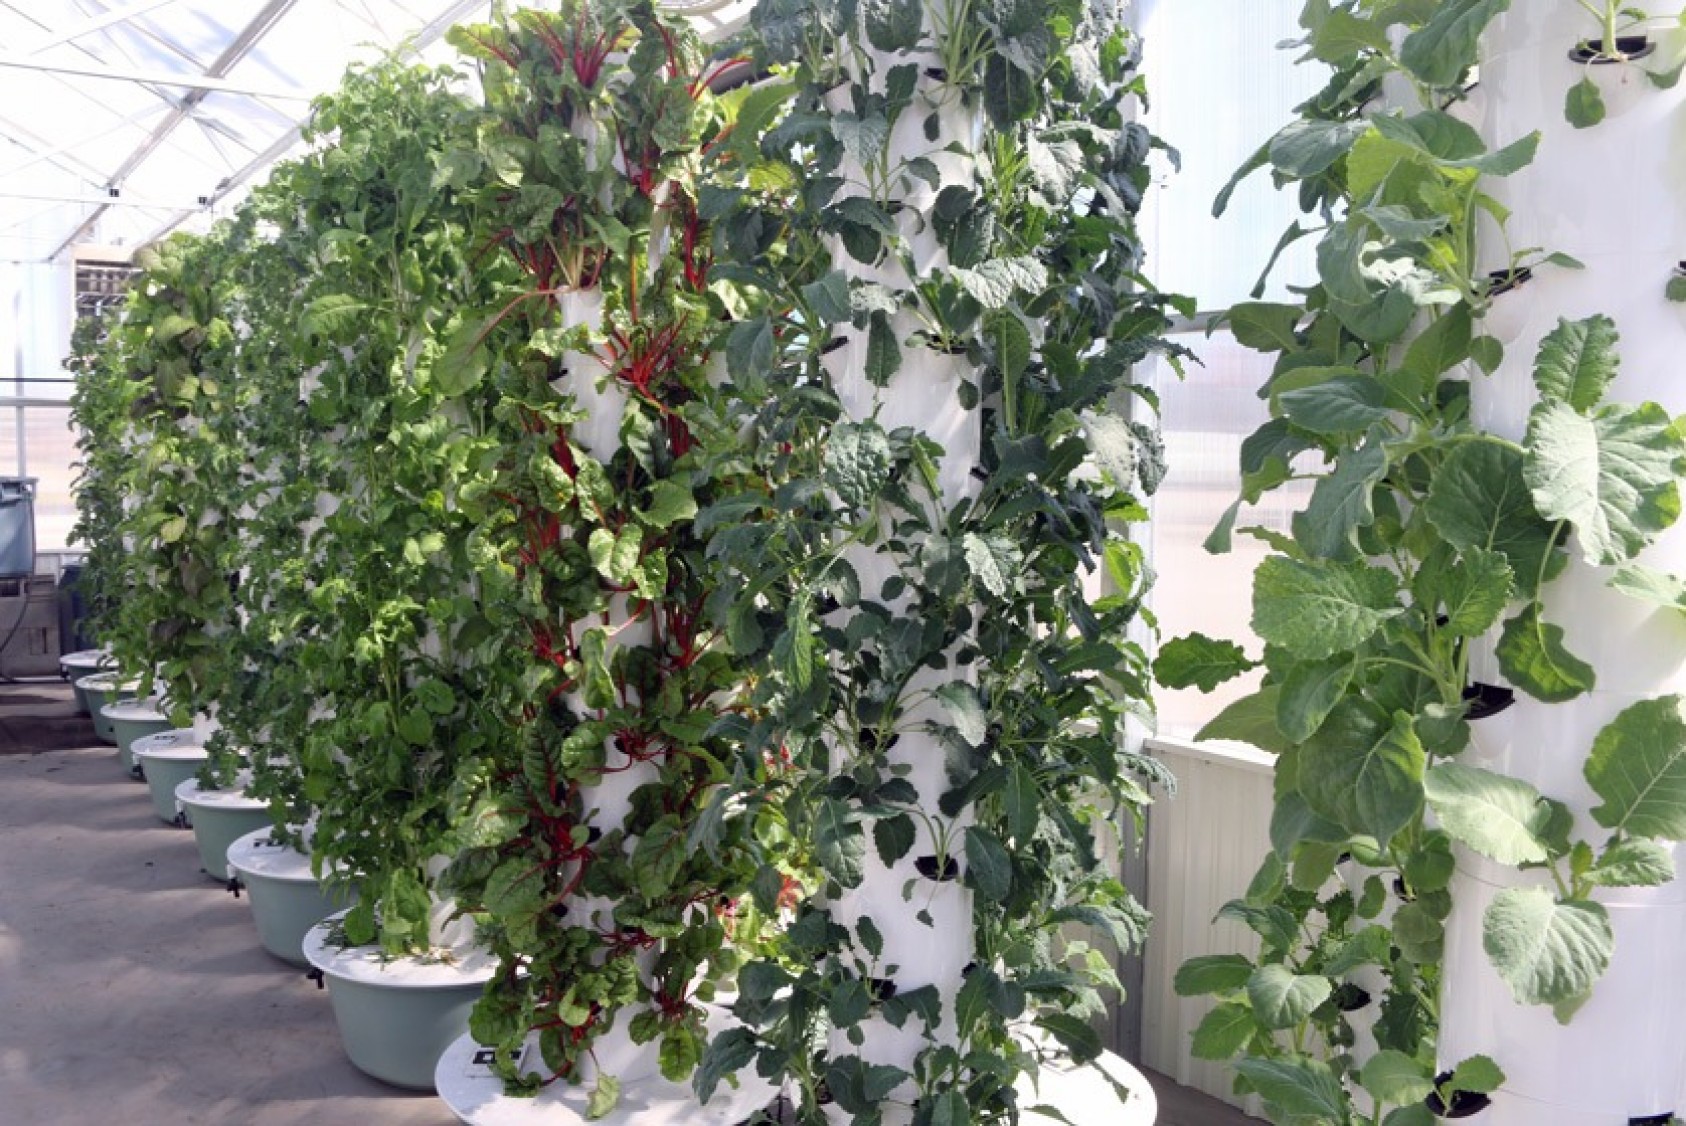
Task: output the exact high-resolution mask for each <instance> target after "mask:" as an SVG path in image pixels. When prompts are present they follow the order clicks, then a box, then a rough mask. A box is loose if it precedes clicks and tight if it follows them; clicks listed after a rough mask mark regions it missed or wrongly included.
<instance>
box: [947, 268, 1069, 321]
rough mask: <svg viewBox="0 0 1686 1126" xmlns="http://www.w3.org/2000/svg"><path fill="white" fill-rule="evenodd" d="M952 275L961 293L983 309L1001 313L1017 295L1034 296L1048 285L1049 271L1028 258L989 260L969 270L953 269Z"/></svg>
mask: <svg viewBox="0 0 1686 1126" xmlns="http://www.w3.org/2000/svg"><path fill="white" fill-rule="evenodd" d="M951 272H952V273H953V274H954V280H955V281H957V282H959V283H960V286H961V288H962V289H964V290H965V291H966V292H967V293H969V294H971V296H972V297H973V298H974V299H975V300H976V301H977V303H978V304H980V305H982V306H983V307H984V308H985V309H1000V308H1003V307H1004V306H1006V304H1007V303H1008V302H1009V301H1011V300H1012V299H1013V294H1014V293H1016V292H1019V291H1023V292H1024V293H1027V294H1031V295H1035V294H1037V293H1040V292H1042V290H1043V289H1045V288H1047V285H1048V270H1047V267H1045V266H1043V265H1042V263H1041V262H1038V261H1037V260H1036V259H1034V258H1030V257H1018V258H991V259H990V260H989V261H987V262H979V263H978V264H977V265H976V266H974V267H971V268H970V269H967V268H963V267H960V266H955V267H953V268H952V270H951Z"/></svg>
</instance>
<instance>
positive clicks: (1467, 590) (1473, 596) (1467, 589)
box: [1424, 547, 1512, 637]
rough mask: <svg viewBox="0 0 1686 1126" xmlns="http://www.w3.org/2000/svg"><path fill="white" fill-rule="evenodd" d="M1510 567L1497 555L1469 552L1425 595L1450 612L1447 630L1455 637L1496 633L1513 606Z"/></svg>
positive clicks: (1476, 549) (1437, 578)
mask: <svg viewBox="0 0 1686 1126" xmlns="http://www.w3.org/2000/svg"><path fill="white" fill-rule="evenodd" d="M1511 583H1512V576H1511V573H1510V564H1508V563H1506V562H1505V557H1504V556H1503V555H1500V554H1499V553H1498V552H1496V551H1487V550H1485V549H1483V548H1479V547H1470V548H1465V549H1464V550H1463V552H1462V553H1461V554H1460V555H1459V558H1458V559H1457V561H1456V562H1455V563H1453V564H1452V565H1451V566H1449V567H1446V568H1444V569H1443V570H1441V571H1439V572H1437V573H1436V574H1435V575H1434V576H1433V578H1432V581H1431V582H1429V583H1428V584H1427V589H1426V590H1425V591H1424V593H1425V594H1427V595H1428V596H1429V597H1428V599H1426V601H1428V602H1430V603H1431V604H1439V605H1443V606H1444V607H1445V608H1446V623H1445V625H1444V626H1442V627H1441V628H1443V629H1444V630H1445V631H1446V632H1447V633H1450V634H1451V635H1453V636H1454V637H1479V636H1481V635H1482V634H1484V633H1486V632H1487V631H1488V630H1490V629H1492V628H1493V626H1494V624H1495V623H1497V622H1498V620H1499V617H1500V616H1501V615H1502V614H1503V613H1504V611H1505V607H1506V606H1507V605H1509V603H1510V596H1511Z"/></svg>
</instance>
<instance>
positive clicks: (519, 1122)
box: [433, 1035, 778, 1126]
mask: <svg viewBox="0 0 1686 1126" xmlns="http://www.w3.org/2000/svg"><path fill="white" fill-rule="evenodd" d="M647 1047H649V1048H650V1050H651V1051H652V1052H653V1051H654V1050H655V1045H654V1044H651V1045H647ZM529 1050H532V1049H531V1046H530V1047H529ZM490 1055H491V1049H490V1048H483V1047H481V1046H480V1045H479V1044H477V1043H475V1041H474V1037H473V1036H469V1035H464V1036H460V1037H458V1038H457V1039H456V1040H454V1041H453V1042H452V1043H451V1046H450V1047H449V1048H446V1049H445V1054H444V1055H442V1056H440V1057H439V1066H438V1067H437V1068H435V1069H434V1073H433V1084H434V1088H435V1089H436V1090H437V1091H438V1092H439V1097H440V1098H441V1099H443V1100H444V1102H445V1105H446V1106H448V1107H450V1108H451V1113H452V1114H455V1115H456V1116H457V1119H458V1120H459V1121H461V1122H466V1123H468V1124H469V1126H529V1124H530V1126H586V1124H587V1123H591V1124H592V1126H738V1124H739V1123H741V1122H744V1121H746V1120H747V1119H749V1118H751V1117H752V1116H754V1115H755V1113H756V1112H757V1111H759V1110H761V1109H762V1108H763V1107H765V1106H767V1105H768V1104H769V1103H771V1102H772V1101H773V1098H774V1096H775V1095H777V1094H778V1092H777V1091H776V1090H775V1089H774V1088H773V1087H772V1086H771V1085H770V1084H768V1083H767V1082H766V1081H765V1080H762V1079H758V1078H756V1077H755V1075H754V1074H752V1073H743V1074H740V1075H739V1076H738V1087H737V1090H735V1091H734V1090H733V1089H731V1088H730V1087H728V1086H727V1085H726V1084H724V1083H722V1084H721V1085H720V1087H719V1089H718V1090H717V1091H715V1093H714V1097H713V1098H712V1099H710V1100H709V1101H708V1105H707V1106H699V1105H698V1104H697V1098H696V1096H695V1095H693V1094H692V1093H691V1088H690V1087H689V1086H688V1085H686V1084H680V1083H669V1082H668V1081H667V1080H665V1079H663V1078H662V1077H661V1076H660V1075H655V1076H650V1077H648V1078H644V1079H639V1080H633V1081H627V1082H624V1083H623V1085H622V1087H621V1098H620V1103H619V1104H618V1105H617V1107H616V1108H615V1111H614V1113H613V1114H610V1115H608V1116H607V1117H605V1118H591V1119H588V1118H587V1117H586V1114H585V1108H586V1101H587V1100H588V1099H589V1098H590V1097H591V1088H590V1086H589V1085H575V1084H571V1083H552V1084H551V1085H550V1086H548V1087H546V1088H545V1089H544V1090H542V1091H540V1092H539V1093H538V1094H537V1095H535V1096H534V1097H532V1098H530V1099H529V1098H519V1097H516V1096H512V1095H506V1094H504V1090H503V1080H502V1079H500V1078H498V1076H497V1075H496V1074H494V1073H493V1072H492V1070H491V1068H490V1067H489V1066H488V1065H487V1063H486V1062H484V1061H485V1060H486V1059H487V1058H488V1057H489V1056H490Z"/></svg>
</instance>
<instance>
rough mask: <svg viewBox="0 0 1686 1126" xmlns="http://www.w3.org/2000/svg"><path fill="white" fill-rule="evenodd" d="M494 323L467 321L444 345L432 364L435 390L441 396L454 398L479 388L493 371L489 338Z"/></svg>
mask: <svg viewBox="0 0 1686 1126" xmlns="http://www.w3.org/2000/svg"><path fill="white" fill-rule="evenodd" d="M492 325H493V321H491V320H485V321H465V322H463V323H462V324H460V325H458V326H457V329H456V331H455V332H453V333H451V335H450V338H449V339H448V340H446V341H445V351H444V353H443V354H442V355H440V357H439V358H438V359H437V360H435V361H434V362H433V367H432V369H431V377H432V381H433V386H434V387H435V388H436V389H437V390H438V391H439V393H440V394H441V395H445V396H447V397H449V398H455V397H456V396H458V395H463V394H466V393H467V392H469V391H470V390H472V389H473V388H475V387H477V386H479V384H480V381H481V380H482V379H484V378H486V372H487V371H489V370H490V368H491V358H490V356H489V355H488V354H487V349H486V335H487V333H489V332H491V330H492Z"/></svg>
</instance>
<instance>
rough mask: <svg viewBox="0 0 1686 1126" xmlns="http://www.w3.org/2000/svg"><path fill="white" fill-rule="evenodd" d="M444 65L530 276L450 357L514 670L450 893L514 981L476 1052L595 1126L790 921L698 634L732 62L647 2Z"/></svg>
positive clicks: (717, 482)
mask: <svg viewBox="0 0 1686 1126" xmlns="http://www.w3.org/2000/svg"><path fill="white" fill-rule="evenodd" d="M453 39H454V41H455V42H456V43H457V44H458V45H459V46H460V47H462V48H463V49H464V50H465V51H467V52H468V53H469V54H471V55H472V56H473V57H474V58H476V59H478V60H479V61H480V63H481V65H482V68H483V83H484V88H485V94H486V112H485V113H484V114H483V115H482V117H481V120H480V123H479V125H478V128H477V130H476V132H475V134H474V135H473V136H471V137H468V138H467V139H466V140H465V142H464V143H463V144H462V145H461V146H460V147H459V148H458V149H456V150H454V151H453V152H451V153H449V154H448V155H447V157H446V161H447V165H448V167H449V168H450V169H451V173H452V175H454V176H460V177H461V181H460V182H462V183H464V184H467V185H472V186H473V188H474V190H476V191H477V192H478V195H479V198H480V201H481V204H482V211H481V215H482V219H481V222H480V225H479V227H478V233H477V239H478V240H479V242H480V246H479V251H478V252H479V255H480V260H481V261H482V262H487V261H493V260H497V261H501V262H506V263H509V264H512V265H513V266H514V267H515V268H516V269H517V270H518V272H519V279H518V281H516V282H515V283H514V284H512V285H509V286H506V287H505V288H504V290H503V291H502V292H501V293H499V294H498V295H497V298H496V300H495V301H489V302H484V303H482V304H481V306H480V307H479V309H478V310H477V311H476V313H475V315H473V316H471V317H468V318H466V319H465V320H464V321H463V324H462V326H461V328H460V329H459V331H458V332H457V334H456V336H455V339H454V342H453V348H452V351H451V352H450V353H449V355H450V356H451V357H452V362H453V363H454V364H455V365H457V366H456V371H457V377H458V379H459V382H460V384H461V385H462V386H463V387H464V388H475V389H477V390H484V391H486V392H488V393H491V394H494V395H495V396H496V399H497V406H496V415H495V417H496V425H497V434H498V437H499V447H498V451H497V457H496V460H495V464H494V476H493V479H492V480H491V481H490V482H489V484H488V487H487V489H486V491H485V494H484V497H483V499H482V505H483V508H484V511H485V512H486V514H487V527H488V529H489V532H488V534H489V536H491V537H494V540H493V542H495V543H496V544H497V545H498V546H497V552H498V554H497V556H496V558H495V559H494V560H491V561H488V564H487V565H488V568H489V569H490V570H493V571H495V572H496V574H497V575H498V576H500V577H499V578H498V582H499V584H500V585H499V588H498V589H499V590H500V592H501V593H500V602H501V605H502V608H503V609H504V611H505V613H504V615H503V616H502V617H501V618H500V619H499V625H500V630H501V631H502V632H501V634H500V636H502V637H504V638H506V639H507V640H506V644H507V646H508V648H509V650H510V651H511V652H513V653H516V654H518V656H519V660H520V667H519V669H518V672H517V675H516V677H515V679H514V681H513V683H512V684H511V686H510V688H511V690H510V691H509V692H507V693H506V694H505V695H504V696H503V697H502V698H501V702H502V705H503V706H504V707H505V708H506V709H507V714H506V715H505V716H504V722H505V723H506V725H507V726H508V727H509V728H511V729H512V730H513V732H514V733H515V734H514V739H513V742H512V743H511V744H510V745H509V746H508V747H507V748H506V749H505V750H504V752H503V753H500V754H499V755H497V756H495V757H494V758H493V759H492V760H491V761H490V763H489V770H488V773H487V782H488V785H489V791H488V793H487V795H486V797H485V799H484V800H483V801H482V802H480V803H479V804H478V806H477V807H476V808H475V810H474V812H473V818H474V820H473V824H472V828H471V835H470V837H469V838H468V840H467V842H466V844H467V847H466V848H465V849H464V850H463V851H462V853H461V854H460V855H459V856H458V858H457V860H456V862H455V864H454V865H453V867H452V869H451V871H450V873H449V878H450V886H451V888H452V890H453V891H454V893H455V894H456V895H457V896H458V897H459V898H460V899H461V901H462V902H463V903H464V904H465V905H469V906H472V907H473V908H474V909H476V910H478V911H481V912H483V914H484V917H485V919H486V924H485V927H484V930H483V933H484V934H485V935H486V936H487V938H488V939H489V941H490V942H491V944H492V947H493V949H494V950H495V951H496V952H497V953H498V954H499V956H500V958H501V963H502V965H501V971H500V973H499V974H498V976H497V977H496V978H495V979H494V981H493V982H492V984H491V985H490V986H489V987H488V990H487V993H486V996H485V998H484V999H483V1000H482V1001H481V1003H480V1004H479V1005H478V1006H477V1008H476V1010H475V1014H474V1018H473V1023H472V1029H473V1032H474V1034H475V1036H476V1038H477V1039H478V1040H479V1041H480V1042H481V1043H484V1044H487V1045H491V1046H493V1047H495V1048H496V1049H497V1065H496V1066H497V1068H498V1070H499V1071H500V1072H501V1073H502V1074H503V1075H504V1076H505V1078H506V1080H507V1081H508V1083H509V1086H510V1088H511V1089H512V1090H514V1091H518V1092H525V1093H532V1092H534V1091H536V1090H537V1089H539V1088H540V1087H542V1086H544V1085H546V1084H549V1083H552V1082H557V1081H561V1082H565V1083H576V1084H587V1085H589V1086H590V1088H591V1095H590V1099H589V1106H588V1111H589V1113H590V1114H591V1115H593V1116H598V1115H602V1114H605V1113H608V1112H609V1111H610V1110H611V1109H613V1107H614V1106H615V1105H616V1101H617V1099H618V1094H619V1083H620V1079H621V1076H620V1075H618V1074H617V1073H616V1071H617V1068H618V1067H619V1066H620V1063H621V1062H623V1061H624V1055H623V1054H621V1053H616V1052H613V1051H611V1050H610V1049H609V1048H608V1047H607V1045H608V1044H609V1043H610V1042H611V1039H613V1040H618V1041H619V1042H620V1043H621V1044H622V1045H624V1044H625V1043H626V1041H628V1040H630V1042H631V1043H632V1044H634V1045H647V1047H644V1048H643V1049H642V1051H644V1052H646V1053H651V1054H654V1055H656V1056H657V1057H658V1058H659V1063H660V1069H661V1072H662V1073H663V1074H664V1075H665V1076H667V1077H668V1078H670V1079H673V1080H678V1081H683V1080H685V1079H687V1078H688V1077H689V1076H690V1074H691V1072H692V1070H693V1069H694V1067H695V1066H696V1063H697V1061H698V1059H699V1058H700V1056H701V1054H702V1050H703V1045H704V1042H705V1027H704V1019H705V1016H706V1009H705V1007H704V1005H705V1003H706V1002H707V1001H709V1000H710V999H711V998H712V996H713V993H714V988H715V987H714V980H715V979H717V978H719V977H721V976H722V975H725V974H729V973H730V972H731V971H732V970H733V969H734V968H735V966H736V962H737V958H738V955H737V953H736V948H737V947H739V946H743V945H753V943H754V942H755V941H757V936H758V935H759V934H760V933H761V931H762V925H763V921H764V920H765V918H766V917H768V916H771V915H772V914H774V912H775V911H776V903H775V904H774V905H770V906H765V907H764V908H763V909H762V910H761V911H757V910H756V909H755V906H754V903H753V902H752V900H751V897H750V895H749V892H750V889H751V883H752V880H753V879H754V877H755V876H756V874H757V872H758V871H759V870H760V868H761V859H762V857H763V856H764V855H765V854H766V853H767V852H768V850H769V846H770V845H771V844H773V843H774V841H775V840H776V839H777V836H776V834H777V828H776V826H774V827H772V828H770V829H769V828H767V827H766V825H767V822H768V818H766V817H765V816H753V815H751V814H749V813H745V812H743V811H741V810H738V809H734V808H732V807H730V806H728V805H726V804H725V803H723V802H722V801H721V800H720V793H721V791H722V790H723V789H725V788H726V787H727V786H728V785H729V784H737V785H742V786H745V787H747V788H749V789H751V790H759V789H760V788H761V787H763V786H764V785H767V784H768V783H767V782H766V781H765V772H766V770H767V767H768V764H766V763H764V762H763V761H762V759H761V757H760V755H759V752H758V751H757V750H755V749H752V748H747V747H745V746H744V745H743V744H741V743H739V742H738V741H736V740H734V739H732V738H731V737H730V735H731V728H730V725H729V723H728V719H729V716H730V714H731V712H732V711H733V710H734V703H733V701H734V700H735V698H736V696H737V694H738V692H739V690H740V685H741V684H742V682H743V680H744V678H745V676H746V675H747V674H746V672H745V671H744V667H743V665H742V663H741V662H739V661H737V660H734V659H733V658H732V656H731V655H730V654H729V653H728V651H727V650H726V648H725V647H724V646H723V645H722V644H721V641H720V637H719V634H718V632H717V631H716V630H715V629H714V628H713V626H712V625H711V623H710V622H709V621H708V620H707V618H706V615H705V614H704V601H705V598H706V596H707V594H708V591H709V589H710V587H709V585H708V584H709V576H708V574H707V568H706V565H705V560H704V557H703V549H702V543H701V541H700V539H699V537H698V534H697V530H696V526H695V519H696V515H697V512H698V510H699V508H701V507H703V506H706V505H708V504H710V503H712V502H713V501H715V500H716V499H718V498H719V497H720V496H721V495H722V494H723V493H727V492H731V491H733V490H735V489H737V488H738V487H739V484H738V481H739V479H740V478H741V477H742V476H743V475H744V472H745V469H744V466H743V464H742V463H741V460H740V459H738V458H737V447H738V441H739V440H738V436H737V434H736V432H735V431H734V430H733V429H731V428H728V427H726V426H724V425H722V424H721V423H720V421H719V420H718V417H717V416H718V415H719V413H720V412H719V410H718V409H717V408H716V407H715V406H714V405H713V403H714V401H715V399H716V398H717V397H718V390H717V388H716V386H715V380H716V379H717V377H716V376H714V375H711V370H710V366H709V363H708V361H709V355H710V344H711V341H712V338H713V336H714V335H715V331H716V327H717V326H718V325H719V324H720V322H721V319H722V317H723V316H725V314H726V309H725V308H724V306H723V304H722V299H721V297H720V296H719V295H717V294H715V293H714V292H713V291H711V289H710V287H709V284H708V283H709V269H710V258H711V255H712V248H713V245H714V238H713V233H712V225H711V223H710V222H709V220H708V218H707V217H706V216H704V215H703V213H702V210H701V206H700V193H701V189H702V186H703V183H702V181H703V177H704V175H705V163H706V158H707V152H708V150H709V148H710V147H711V146H713V145H714V144H716V143H717V142H718V141H719V140H720V139H721V138H722V137H723V136H725V135H726V134H727V133H728V132H729V131H730V128H731V126H732V124H733V114H734V110H733V108H732V104H731V99H726V100H722V99H717V98H716V96H715V95H714V93H713V92H712V90H711V88H710V86H711V81H712V79H713V78H714V77H715V76H716V75H717V74H718V73H719V71H720V70H721V68H722V63H721V62H720V61H717V60H713V59H711V58H710V57H709V56H708V54H707V52H706V51H705V50H704V49H703V46H702V44H701V43H700V41H699V40H698V39H697V38H696V35H695V33H694V32H693V31H692V30H690V29H689V28H688V27H687V26H686V25H685V24H684V21H683V20H681V19H678V18H676V17H673V16H670V15H667V14H664V13H661V12H659V11H658V10H657V9H656V8H655V7H654V6H653V5H651V4H648V3H641V2H632V3H583V2H579V3H567V4H564V5H563V7H562V9H561V11H560V12H556V13H540V12H537V11H521V12H518V13H512V14H510V15H509V16H508V17H507V18H505V19H502V20H500V21H499V22H497V23H494V24H490V25H474V26H465V27H463V28H459V29H458V30H457V31H456V32H454V33H453ZM740 97H741V95H740ZM769 832H770V833H773V834H775V835H774V836H773V837H768V836H767V835H766V834H767V833H769ZM786 866H787V867H788V864H787V865H786ZM781 881H782V877H781ZM780 886H782V884H775V887H774V889H773V890H774V892H775V897H774V898H775V900H776V898H777V892H778V891H779V890H780ZM530 1038H531V1039H534V1040H536V1045H537V1051H536V1053H531V1054H529V1055H525V1056H524V1054H523V1053H524V1050H525V1048H526V1046H527V1043H528V1041H529V1039H530Z"/></svg>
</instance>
